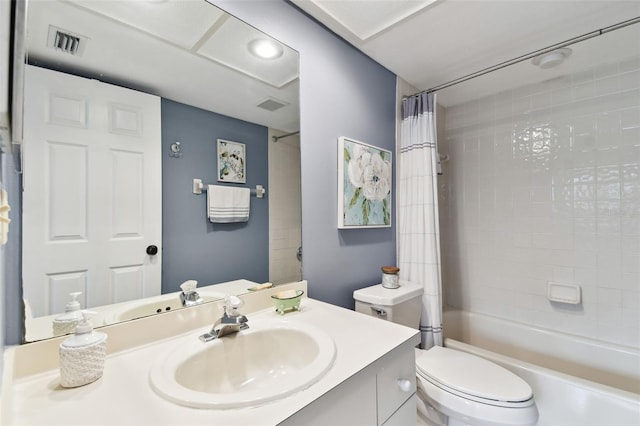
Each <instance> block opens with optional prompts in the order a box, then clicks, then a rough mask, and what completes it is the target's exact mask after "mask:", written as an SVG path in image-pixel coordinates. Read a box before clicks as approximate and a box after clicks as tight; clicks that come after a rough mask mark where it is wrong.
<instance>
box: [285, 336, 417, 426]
mask: <svg viewBox="0 0 640 426" xmlns="http://www.w3.org/2000/svg"><path fill="white" fill-rule="evenodd" d="M414 345H415V342H413V341H407V342H405V343H403V344H402V345H400V346H398V347H397V348H395V349H394V350H392V351H391V352H389V353H387V354H386V355H384V356H383V357H381V358H379V359H378V360H376V361H375V362H373V363H372V364H369V365H368V366H367V367H365V368H364V369H362V370H360V371H359V372H358V373H356V374H355V375H353V376H351V377H350V378H349V379H347V380H345V381H344V382H342V383H341V384H340V385H338V386H336V387H335V388H333V389H332V390H331V391H329V392H327V393H326V394H324V395H323V396H322V397H320V398H318V399H317V400H315V401H314V402H312V403H311V404H309V405H307V406H306V407H304V408H303V409H302V410H300V411H298V412H297V413H295V414H294V415H292V416H291V417H289V418H288V419H286V420H285V421H283V422H282V423H280V425H283V426H293V425H305V426H306V425H318V426H326V425H350V426H352V425H367V426H370V425H385V426H393V425H403V426H406V425H415V424H416V400H415V398H416V373H415V351H414Z"/></svg>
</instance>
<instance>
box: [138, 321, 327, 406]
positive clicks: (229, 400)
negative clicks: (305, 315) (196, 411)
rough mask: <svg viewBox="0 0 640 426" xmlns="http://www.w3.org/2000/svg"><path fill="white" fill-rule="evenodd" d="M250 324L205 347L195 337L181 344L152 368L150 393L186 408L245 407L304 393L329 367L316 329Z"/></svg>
mask: <svg viewBox="0 0 640 426" xmlns="http://www.w3.org/2000/svg"><path fill="white" fill-rule="evenodd" d="M249 324H250V328H249V329H248V330H244V331H240V332H239V333H236V334H231V335H228V336H225V337H222V338H220V339H215V340H212V341H210V342H206V343H204V342H201V341H200V340H199V339H198V335H197V334H194V335H193V336H189V337H188V338H185V339H183V340H181V341H180V343H179V344H178V345H177V346H176V347H175V348H174V349H173V350H172V351H170V352H169V353H168V354H166V355H164V356H161V357H160V358H159V360H158V361H157V362H156V363H155V364H154V365H153V366H152V368H151V371H150V374H149V379H150V383H151V387H152V388H153V389H154V390H155V391H156V392H157V393H158V394H159V395H160V396H162V397H164V398H166V399H168V400H170V401H172V402H175V403H178V404H180V405H186V406H189V407H197V408H238V407H249V406H255V405H259V404H264V403H266V402H269V401H273V400H276V399H280V398H284V397H286V396H288V395H291V394H292V393H294V392H296V391H299V390H301V389H304V388H307V387H309V386H311V385H312V384H313V383H315V382H317V381H318V380H319V379H320V378H321V377H322V376H323V375H324V374H325V373H326V372H327V371H328V370H329V369H330V368H331V366H332V365H333V360H334V359H335V353H336V349H335V344H334V342H333V340H332V339H331V338H330V337H329V336H328V335H327V334H326V333H325V332H324V331H322V330H320V329H318V328H317V327H313V326H311V325H308V324H303V323H296V322H291V321H284V320H280V321H277V320H269V319H259V320H256V321H254V322H251V318H249ZM205 331H208V330H203V332H205Z"/></svg>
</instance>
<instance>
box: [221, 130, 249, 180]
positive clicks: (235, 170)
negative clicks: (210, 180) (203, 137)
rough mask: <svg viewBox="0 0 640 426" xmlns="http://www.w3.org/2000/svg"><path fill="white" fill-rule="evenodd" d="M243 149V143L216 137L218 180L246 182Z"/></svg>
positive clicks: (245, 164)
mask: <svg viewBox="0 0 640 426" xmlns="http://www.w3.org/2000/svg"><path fill="white" fill-rule="evenodd" d="M245 150H246V148H245V145H244V144H243V143H239V142H232V141H226V140H224V139H218V182H231V183H246V182H247V174H246V170H247V162H246V152H245Z"/></svg>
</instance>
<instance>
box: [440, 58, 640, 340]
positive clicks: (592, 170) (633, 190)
mask: <svg viewBox="0 0 640 426" xmlns="http://www.w3.org/2000/svg"><path fill="white" fill-rule="evenodd" d="M446 114H447V135H448V139H447V140H446V142H445V143H444V144H445V145H447V147H446V148H443V149H446V150H448V151H447V152H450V153H452V154H455V155H454V157H455V160H452V161H450V162H449V163H448V164H447V170H446V173H445V175H444V176H442V178H441V181H442V183H443V185H444V186H445V187H447V188H449V190H450V192H451V193H452V194H455V195H454V196H453V197H448V198H443V200H442V203H443V205H441V206H440V209H441V212H447V215H448V216H447V219H446V221H447V223H446V227H447V229H446V232H443V239H442V246H443V251H444V252H446V253H447V255H446V256H443V268H444V269H445V270H446V271H447V273H446V274H445V279H444V282H443V286H444V288H445V297H446V303H447V304H448V305H451V306H457V307H460V308H464V309H469V310H472V311H476V312H484V313H487V314H490V315H495V316H501V317H504V318H507V319H513V320H515V321H524V322H527V323H531V324H534V325H538V326H543V327H547V328H552V329H556V330H559V331H561V332H566V333H572V334H577V335H581V336H586V337H589V338H594V339H600V340H604V341H609V342H613V343H623V342H624V343H623V344H626V345H632V346H636V347H640V333H639V325H638V323H637V322H638V319H639V316H640V297H639V296H638V295H639V294H640V57H634V58H630V59H628V60H625V61H622V62H620V63H613V64H599V65H597V66H595V67H594V68H592V69H587V70H584V71H583V72H581V73H578V74H576V75H570V76H563V77H559V78H556V79H553V80H550V81H548V82H545V83H544V84H539V85H527V86H524V87H522V88H520V89H515V90H511V91H506V92H502V93H499V94H496V95H492V96H489V97H487V98H485V99H480V100H477V101H474V102H472V103H469V104H465V105H458V106H455V107H452V108H449V109H447V111H446ZM450 116H451V117H452V119H451V120H450V119H449V118H450ZM498 119H499V124H497V122H496V121H495V120H498ZM463 126H470V127H466V128H465V129H464V132H463V131H462V127H463ZM462 133H463V134H464V138H463V139H460V138H459V137H458V135H459V134H462ZM452 234H453V236H451V235H452ZM449 236H451V237H449ZM550 280H557V281H563V282H574V283H576V284H579V285H580V286H581V288H582V294H583V304H582V305H580V306H577V307H574V306H563V305H561V304H556V303H554V304H552V303H550V302H549V301H548V300H547V299H546V289H547V282H548V281H550ZM634 321H635V322H634Z"/></svg>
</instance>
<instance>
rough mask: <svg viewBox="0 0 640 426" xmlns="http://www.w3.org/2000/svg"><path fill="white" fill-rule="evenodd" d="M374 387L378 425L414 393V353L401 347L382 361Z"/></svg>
mask: <svg viewBox="0 0 640 426" xmlns="http://www.w3.org/2000/svg"><path fill="white" fill-rule="evenodd" d="M382 361H383V362H382V364H381V367H380V369H379V370H378V375H377V377H376V381H377V382H376V385H377V390H378V396H377V402H378V423H380V424H381V423H384V422H385V421H386V420H387V419H388V418H389V417H391V415H392V414H393V413H395V412H396V410H397V409H398V408H400V406H401V405H402V404H404V402H405V401H407V400H408V399H409V397H411V396H412V395H413V394H414V393H415V392H416V367H415V365H416V363H415V351H414V349H413V346H411V345H406V344H405V345H402V346H399V347H397V348H396V349H394V350H393V351H391V352H390V353H388V354H387V355H386V356H385V357H384V360H382Z"/></svg>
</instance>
